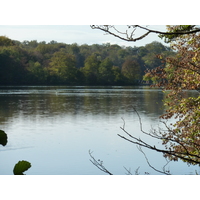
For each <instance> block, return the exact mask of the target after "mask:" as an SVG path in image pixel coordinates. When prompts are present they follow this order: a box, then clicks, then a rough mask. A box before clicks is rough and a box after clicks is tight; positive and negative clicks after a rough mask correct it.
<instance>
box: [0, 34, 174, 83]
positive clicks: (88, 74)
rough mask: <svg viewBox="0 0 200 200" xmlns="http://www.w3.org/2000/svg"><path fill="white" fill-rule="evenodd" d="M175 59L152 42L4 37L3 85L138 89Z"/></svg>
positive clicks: (0, 39) (0, 50)
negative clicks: (165, 60)
mask: <svg viewBox="0 0 200 200" xmlns="http://www.w3.org/2000/svg"><path fill="white" fill-rule="evenodd" d="M157 54H162V56H163V57H167V56H171V55H174V54H175V53H174V52H173V51H172V50H171V49H170V47H167V46H164V45H163V44H162V43H159V42H156V41H154V42H152V43H150V44H146V45H145V46H141V47H136V46H134V47H125V46H122V47H121V46H118V45H116V44H115V45H111V44H109V43H107V44H102V45H100V44H93V45H87V44H83V45H78V44H76V43H74V44H65V43H58V42H56V41H53V40H52V41H51V42H49V43H46V42H45V41H43V42H37V41H36V40H32V41H23V42H19V41H15V40H11V39H9V38H7V37H5V36H0V85H137V84H141V83H142V81H143V75H144V74H145V70H146V69H154V68H156V67H158V66H160V65H161V64H163V63H161V60H160V59H158V58H157V56H156V55H157Z"/></svg>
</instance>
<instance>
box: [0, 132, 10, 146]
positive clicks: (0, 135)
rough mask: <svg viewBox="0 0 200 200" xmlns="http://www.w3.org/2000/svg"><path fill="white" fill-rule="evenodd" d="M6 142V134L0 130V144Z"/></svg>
mask: <svg viewBox="0 0 200 200" xmlns="http://www.w3.org/2000/svg"><path fill="white" fill-rule="evenodd" d="M7 142H8V137H7V134H6V133H5V132H4V131H2V130H0V144H1V145H3V146H5V145H6V144H7Z"/></svg>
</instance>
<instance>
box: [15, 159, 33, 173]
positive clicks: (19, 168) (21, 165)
mask: <svg viewBox="0 0 200 200" xmlns="http://www.w3.org/2000/svg"><path fill="white" fill-rule="evenodd" d="M30 167H31V163H29V162H28V161H25V160H22V161H19V162H18V163H17V164H16V165H15V167H14V169H13V173H14V175H24V174H23V172H25V171H26V170H28V169H29V168H30Z"/></svg>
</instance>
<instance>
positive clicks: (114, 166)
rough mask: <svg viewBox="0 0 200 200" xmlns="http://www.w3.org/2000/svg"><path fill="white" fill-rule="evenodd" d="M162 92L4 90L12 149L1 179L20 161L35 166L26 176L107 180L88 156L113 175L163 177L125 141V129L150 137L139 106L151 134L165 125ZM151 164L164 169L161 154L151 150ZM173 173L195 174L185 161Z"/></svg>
mask: <svg viewBox="0 0 200 200" xmlns="http://www.w3.org/2000/svg"><path fill="white" fill-rule="evenodd" d="M163 98H164V94H163V93H162V91H161V90H160V89H150V88H148V87H53V86H52V87H1V88H0V129H2V130H4V131H5V132H6V133H7V134H8V144H7V145H6V146H5V147H3V146H0V163H1V164H0V174H12V170H13V166H14V165H15V164H16V163H17V162H18V161H19V160H27V161H29V162H31V164H32V167H31V168H30V169H29V170H28V171H27V172H25V174H30V175H31V174H33V175H40V174H41V175H45V174H48V175H53V174H55V175H101V174H104V173H103V172H101V171H100V170H99V169H97V168H96V167H95V166H94V165H93V164H92V163H91V162H90V161H89V159H90V156H89V154H88V151H89V150H91V151H93V156H94V157H95V158H96V159H100V160H103V162H104V165H105V166H106V167H107V169H109V170H110V171H111V172H112V173H114V174H117V175H121V174H122V175H123V174H126V170H125V169H124V167H126V168H127V169H130V170H131V172H132V173H133V174H134V173H135V170H136V169H137V168H138V167H139V173H140V174H145V172H149V173H150V174H158V173H157V172H155V171H154V170H152V169H151V168H149V166H148V164H147V162H146V160H145V158H144V156H143V154H142V153H141V152H139V151H138V149H137V147H136V146H135V145H133V144H131V143H128V142H127V141H125V140H123V139H121V138H120V137H119V136H117V134H124V133H123V132H122V130H121V129H120V126H123V120H122V118H123V119H124V120H125V125H126V129H127V130H128V131H129V132H130V133H131V134H134V135H135V136H140V137H141V138H142V139H145V140H147V141H148V142H154V141H151V140H152V139H151V140H150V139H149V138H145V136H144V135H142V133H141V132H140V128H139V121H138V118H137V116H136V114H135V113H134V112H133V107H136V109H137V110H138V112H139V113H140V115H141V118H142V120H143V127H144V129H145V130H147V131H148V130H150V129H151V126H153V127H156V126H157V125H158V124H159V119H158V117H159V116H160V115H161V114H163V104H162V100H163ZM144 151H145V153H146V154H147V157H148V158H149V161H150V162H151V164H152V165H153V166H154V167H156V168H158V169H162V167H163V165H164V164H165V163H166V161H165V159H164V158H163V157H162V155H161V154H158V153H156V152H152V151H148V150H145V149H144ZM167 169H170V170H171V172H172V173H173V174H191V173H195V169H197V170H198V172H199V169H198V168H195V167H188V166H187V165H186V164H184V163H182V162H176V163H171V164H169V165H168V168H167Z"/></svg>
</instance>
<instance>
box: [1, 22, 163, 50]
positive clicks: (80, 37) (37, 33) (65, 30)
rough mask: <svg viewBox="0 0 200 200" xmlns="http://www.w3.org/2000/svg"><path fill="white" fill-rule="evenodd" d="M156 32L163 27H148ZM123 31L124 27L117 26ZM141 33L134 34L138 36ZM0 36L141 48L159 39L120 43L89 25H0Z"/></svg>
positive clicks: (153, 37) (151, 35) (151, 37)
mask: <svg viewBox="0 0 200 200" xmlns="http://www.w3.org/2000/svg"><path fill="white" fill-rule="evenodd" d="M150 27H151V28H154V29H158V30H162V31H163V30H165V26H164V25H160V26H155V25H154V26H153V25H152V26H150ZM119 28H121V30H124V29H125V28H126V26H119ZM141 33H142V32H141V31H138V33H136V34H137V35H138V36H139V35H140V34H141ZM0 35H4V36H7V37H9V38H10V39H13V40H19V41H21V42H22V41H24V40H29V41H30V40H37V41H38V42H40V41H46V42H50V41H51V40H55V41H57V42H63V43H67V44H72V43H78V44H79V45H81V44H89V45H91V44H103V43H107V42H109V43H111V44H118V45H121V46H122V45H125V46H143V45H145V44H147V43H151V42H152V41H159V42H162V40H160V38H158V36H157V35H156V34H150V35H149V36H147V37H146V38H144V39H143V40H141V41H137V42H126V41H122V40H120V39H118V38H116V37H114V36H110V35H105V33H104V32H102V31H100V30H94V29H91V27H90V26H89V25H20V26H18V25H0Z"/></svg>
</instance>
